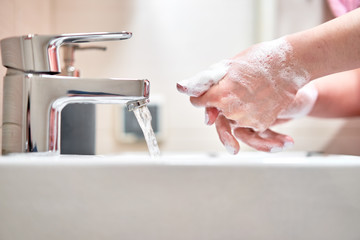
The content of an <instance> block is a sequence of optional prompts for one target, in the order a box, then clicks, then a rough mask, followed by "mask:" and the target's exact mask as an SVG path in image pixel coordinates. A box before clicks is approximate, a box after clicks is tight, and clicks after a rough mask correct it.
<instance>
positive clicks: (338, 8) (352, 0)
mask: <svg viewBox="0 0 360 240" xmlns="http://www.w3.org/2000/svg"><path fill="white" fill-rule="evenodd" d="M328 3H329V5H330V8H331V10H332V12H333V13H334V15H335V16H336V17H339V16H341V15H343V14H345V13H347V12H350V11H352V10H354V9H355V8H358V7H359V6H360V0H328Z"/></svg>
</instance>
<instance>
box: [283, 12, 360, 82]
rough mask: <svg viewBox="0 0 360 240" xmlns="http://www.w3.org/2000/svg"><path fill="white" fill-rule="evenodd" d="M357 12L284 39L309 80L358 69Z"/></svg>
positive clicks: (359, 33)
mask: <svg viewBox="0 0 360 240" xmlns="http://www.w3.org/2000/svg"><path fill="white" fill-rule="evenodd" d="M359 29H360V8H359V9H356V10H354V11H352V12H349V13H347V14H345V15H343V16H341V17H339V18H336V19H333V20H331V21H329V22H326V23H324V24H321V25H319V26H317V27H315V28H312V29H309V30H306V31H303V32H299V33H295V34H292V35H289V36H287V40H288V41H289V42H290V44H291V45H292V46H293V49H294V58H295V59H297V60H298V61H299V62H300V63H301V64H302V65H303V66H304V67H305V68H306V69H307V70H308V72H309V73H310V75H311V79H316V78H319V77H323V76H326V75H329V74H332V73H337V72H343V71H347V70H351V69H356V68H359V67H360V31H359Z"/></svg>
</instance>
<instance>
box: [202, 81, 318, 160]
mask: <svg viewBox="0 0 360 240" xmlns="http://www.w3.org/2000/svg"><path fill="white" fill-rule="evenodd" d="M317 96H318V91H317V89H316V87H315V84H314V83H313V82H310V83H308V84H307V85H305V86H304V87H303V88H301V89H300V90H299V91H298V92H297V94H296V96H295V99H294V101H293V102H292V103H291V104H290V105H289V107H288V108H287V109H286V110H284V111H283V112H281V114H280V115H279V118H278V119H277V120H276V121H275V123H274V125H275V124H281V123H284V122H287V121H289V120H291V119H294V118H300V117H304V116H306V115H308V113H310V111H311V110H312V108H313V106H314V104H315V102H316V99H317ZM205 123H206V124H208V125H212V124H214V123H215V125H216V129H217V132H218V135H219V137H220V140H221V142H222V143H223V145H224V146H225V147H226V149H227V151H228V152H229V153H231V154H236V153H238V152H239V150H240V146H239V143H238V141H237V140H240V141H242V142H244V143H246V144H247V145H248V146H250V147H252V148H254V149H256V150H258V151H265V152H279V151H283V150H285V149H288V148H290V147H292V146H293V144H294V140H293V139H292V138H291V137H290V136H287V135H283V134H280V133H277V132H274V131H272V130H270V129H266V130H265V131H264V132H256V131H254V130H252V129H250V128H243V127H239V126H238V124H237V123H236V121H233V120H229V119H227V118H226V117H225V116H224V115H221V114H220V112H219V111H218V110H217V109H216V108H211V107H208V108H205Z"/></svg>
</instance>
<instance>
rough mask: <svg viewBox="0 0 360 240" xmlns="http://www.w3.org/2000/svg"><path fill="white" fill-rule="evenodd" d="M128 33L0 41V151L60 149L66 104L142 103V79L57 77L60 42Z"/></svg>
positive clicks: (122, 36) (130, 105)
mask: <svg viewBox="0 0 360 240" xmlns="http://www.w3.org/2000/svg"><path fill="white" fill-rule="evenodd" d="M131 35H132V34H131V33H129V32H118V33H84V34H63V35H55V36H45V35H27V36H20V37H11V38H6V39H3V40H2V41H1V51H2V63H3V65H4V66H5V67H6V68H7V72H6V75H5V77H4V88H3V123H2V153H3V154H7V153H14V152H48V151H50V152H54V153H60V126H61V125H60V121H61V110H62V109H63V108H64V107H65V106H66V105H67V104H70V103H90V104H102V103H106V104H119V103H121V104H126V105H127V108H128V110H129V111H131V110H133V109H135V108H137V107H140V106H143V105H145V104H147V103H148V99H149V91H150V84H149V81H148V80H146V79H116V78H110V79H91V78H78V77H68V76H57V74H59V73H60V72H61V68H60V60H59V48H60V46H62V45H66V44H74V43H85V42H94V41H109V40H124V39H129V38H130V37H131Z"/></svg>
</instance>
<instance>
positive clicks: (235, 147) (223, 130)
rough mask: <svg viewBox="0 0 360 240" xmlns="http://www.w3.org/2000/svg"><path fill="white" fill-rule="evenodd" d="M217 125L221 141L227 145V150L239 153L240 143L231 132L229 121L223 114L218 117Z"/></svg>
mask: <svg viewBox="0 0 360 240" xmlns="http://www.w3.org/2000/svg"><path fill="white" fill-rule="evenodd" d="M215 125H216V130H217V133H218V135H219V138H220V141H221V142H222V144H223V145H224V146H225V148H226V150H227V151H228V152H229V153H230V154H233V155H235V154H237V153H238V152H239V150H240V145H239V143H238V141H237V140H236V138H235V137H234V136H233V135H232V133H231V126H230V123H229V121H228V120H227V119H226V118H225V117H224V116H223V115H219V116H218V117H217V119H216V122H215Z"/></svg>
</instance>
